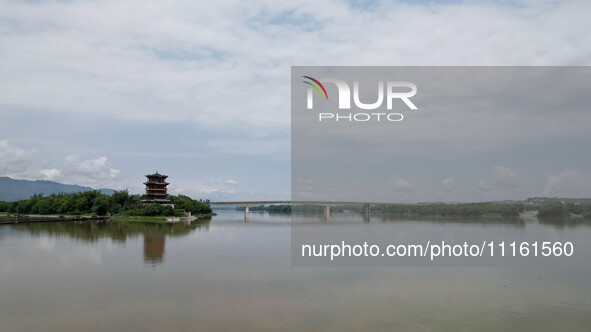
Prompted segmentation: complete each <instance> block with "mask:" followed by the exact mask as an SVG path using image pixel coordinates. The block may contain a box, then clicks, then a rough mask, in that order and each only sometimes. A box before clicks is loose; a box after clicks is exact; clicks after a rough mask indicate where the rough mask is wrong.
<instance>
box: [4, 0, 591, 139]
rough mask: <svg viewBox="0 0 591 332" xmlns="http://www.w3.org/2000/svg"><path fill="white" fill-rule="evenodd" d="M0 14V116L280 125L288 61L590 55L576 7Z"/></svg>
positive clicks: (51, 5) (223, 3) (24, 6)
mask: <svg viewBox="0 0 591 332" xmlns="http://www.w3.org/2000/svg"><path fill="white" fill-rule="evenodd" d="M3 7H4V8H3V9H4V10H3V16H4V20H3V21H2V23H0V24H1V26H0V29H2V31H3V38H2V40H0V48H2V50H3V61H4V62H5V63H10V64H11V65H10V66H6V67H4V68H3V69H2V71H3V75H4V76H5V77H11V79H10V80H3V81H2V82H0V103H1V104H2V105H11V106H18V107H25V108H33V109H38V108H43V109H51V110H53V111H56V112H69V113H72V112H76V113H80V112H82V113H99V114H102V115H105V116H112V117H114V118H119V119H134V120H140V121H152V120H154V121H191V122H196V123H200V124H203V125H208V126H215V127H219V126H220V125H224V126H225V127H233V128H236V127H241V126H243V125H247V127H256V128H276V127H277V126H280V127H283V128H287V127H288V126H289V97H288V96H289V66H290V65H292V64H309V65H321V64H327V59H330V64H332V65H391V64H393V63H395V64H397V65H426V64H431V65H499V64H502V65H565V64H583V65H584V64H589V61H590V60H589V58H588V57H586V56H585V55H586V54H588V53H589V52H590V51H591V43H588V42H587V41H588V34H587V33H586V31H587V29H585V28H584V27H587V26H588V24H587V18H588V17H589V15H590V7H589V6H588V5H587V3H586V1H582V0H581V1H566V2H551V3H550V2H533V1H532V2H529V1H525V2H519V6H507V5H505V3H504V2H500V3H494V2H482V3H477V4H470V5H463V4H431V5H430V8H431V9H430V10H427V9H426V5H425V4H422V3H421V4H416V5H414V4H412V3H400V2H381V3H378V4H376V5H375V6H372V7H371V8H359V7H356V6H351V5H348V4H347V2H345V1H311V0H296V1H273V2H270V1H248V2H244V1H238V0H220V1H215V2H196V1H189V0H176V1H167V2H163V3H159V4H146V3H145V2H140V1H137V0H121V1H111V2H100V3H98V2H86V1H85V2H69V1H68V2H54V1H51V2H37V1H35V2H21V1H8V2H3ZM393 22H396V23H395V24H394V23H393ZM393 24H394V25H393ZM573 26H579V27H583V28H581V29H573V28H572V27H573ZM467 27H469V28H467ZM393 31H395V32H396V33H393ZM426 31H429V32H432V31H435V33H425V32H426ZM508 35H510V38H508V37H507V36H508ZM359 45H363V47H362V48H360V47H359ZM304 50H306V51H304ZM458 50H461V51H458ZM162 82H166V84H162ZM204 96H207V98H204ZM162 109H166V110H167V111H166V112H162Z"/></svg>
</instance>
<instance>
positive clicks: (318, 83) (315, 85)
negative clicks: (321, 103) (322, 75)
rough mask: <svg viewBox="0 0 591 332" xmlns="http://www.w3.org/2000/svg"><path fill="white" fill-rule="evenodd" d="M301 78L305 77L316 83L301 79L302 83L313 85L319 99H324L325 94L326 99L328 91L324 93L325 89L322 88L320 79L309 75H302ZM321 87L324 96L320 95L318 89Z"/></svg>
mask: <svg viewBox="0 0 591 332" xmlns="http://www.w3.org/2000/svg"><path fill="white" fill-rule="evenodd" d="M302 77H303V78H307V79H309V80H311V81H312V82H314V83H316V84H314V83H312V82H308V81H302V82H303V83H306V84H308V85H309V86H311V87H313V88H314V90H316V92H318V95H319V96H320V98H321V99H324V97H325V96H326V100H328V93H326V89H325V88H324V85H322V83H320V81H318V80H317V79H315V78H312V77H310V76H302ZM318 88H320V89H322V91H324V96H323V95H322V93H321V92H320V89H318Z"/></svg>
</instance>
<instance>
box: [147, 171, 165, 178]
mask: <svg viewBox="0 0 591 332" xmlns="http://www.w3.org/2000/svg"><path fill="white" fill-rule="evenodd" d="M146 177H147V178H148V177H150V178H162V179H166V178H167V177H168V175H164V174H160V173H158V171H156V173H154V174H147V175H146Z"/></svg>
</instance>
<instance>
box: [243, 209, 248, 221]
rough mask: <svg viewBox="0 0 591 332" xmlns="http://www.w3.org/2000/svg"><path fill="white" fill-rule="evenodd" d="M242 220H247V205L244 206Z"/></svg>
mask: <svg viewBox="0 0 591 332" xmlns="http://www.w3.org/2000/svg"><path fill="white" fill-rule="evenodd" d="M244 221H248V205H245V206H244Z"/></svg>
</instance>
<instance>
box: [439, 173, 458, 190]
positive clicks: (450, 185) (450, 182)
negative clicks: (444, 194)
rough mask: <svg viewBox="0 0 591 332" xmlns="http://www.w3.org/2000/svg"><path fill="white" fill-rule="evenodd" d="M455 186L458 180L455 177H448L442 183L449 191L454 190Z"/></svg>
mask: <svg viewBox="0 0 591 332" xmlns="http://www.w3.org/2000/svg"><path fill="white" fill-rule="evenodd" d="M455 184H456V179H455V178H454V177H453V176H448V177H446V178H445V179H443V180H442V181H441V185H443V187H445V189H447V190H450V189H452V188H453V187H454V186H455Z"/></svg>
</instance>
